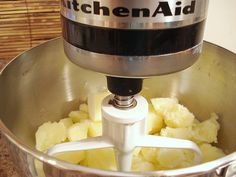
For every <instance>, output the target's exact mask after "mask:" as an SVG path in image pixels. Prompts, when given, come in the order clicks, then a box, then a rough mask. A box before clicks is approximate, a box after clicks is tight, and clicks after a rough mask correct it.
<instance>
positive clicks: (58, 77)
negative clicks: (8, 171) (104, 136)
mask: <svg viewBox="0 0 236 177" xmlns="http://www.w3.org/2000/svg"><path fill="white" fill-rule="evenodd" d="M104 86H106V80H105V76H104V75H103V74H99V73H96V72H92V71H88V70H85V69H82V68H80V67H78V66H76V65H74V64H72V63H71V62H70V61H69V60H68V59H67V58H66V56H65V54H64V52H63V45H62V40H61V39H56V40H52V41H50V42H47V43H45V44H43V45H40V46H38V47H36V48H34V49H31V50H29V51H27V52H25V53H23V54H22V55H20V56H18V57H17V59H15V60H13V61H12V62H11V63H10V64H9V65H8V66H7V67H6V68H5V69H4V71H3V72H2V73H1V75H0V118H1V120H2V122H3V123H4V124H5V126H6V127H7V128H8V129H9V130H10V131H11V132H12V133H13V134H14V135H16V136H17V137H18V138H19V139H20V140H21V141H22V143H23V144H27V145H28V146H31V147H34V144H35V137H34V134H35V132H36V130H37V127H38V126H39V125H41V124H42V123H44V122H46V121H55V120H59V119H61V118H63V117H65V116H66V115H68V113H69V112H70V111H71V110H75V109H77V108H78V105H79V103H80V102H83V101H85V99H86V95H87V93H88V90H89V89H92V88H97V87H104ZM143 94H144V95H145V96H146V97H148V98H151V97H173V96H175V97H177V98H178V99H179V100H180V102H181V103H182V104H184V105H185V106H186V107H188V108H189V109H190V110H191V111H192V112H193V113H194V114H195V115H196V117H197V118H198V119H200V120H204V119H207V118H209V116H210V114H211V113H212V112H216V113H217V114H218V115H219V116H220V124H221V129H220V133H219V138H218V139H219V143H218V146H219V147H221V148H222V149H223V150H224V151H225V152H226V153H232V152H234V151H235V150H236V141H235V140H236V133H235V127H236V117H235V115H236V108H235V105H236V55H235V54H233V53H231V52H229V51H227V50H225V49H223V48H220V47H218V46H215V45H213V44H210V43H206V42H205V43H204V49H203V54H202V55H201V57H200V59H199V60H198V61H197V62H196V63H195V64H194V65H193V66H192V67H190V68H188V69H186V70H184V71H181V72H178V73H174V74H169V75H164V76H157V77H152V78H149V79H145V81H144V88H143Z"/></svg>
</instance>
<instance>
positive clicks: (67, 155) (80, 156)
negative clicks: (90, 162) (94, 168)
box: [53, 151, 85, 164]
mask: <svg viewBox="0 0 236 177" xmlns="http://www.w3.org/2000/svg"><path fill="white" fill-rule="evenodd" d="M53 156H54V157H56V158H58V159H60V160H64V161H66V162H69V163H73V164H78V163H79V162H81V161H82V160H84V159H85V152H84V151H78V152H63V153H58V154H55V155H53Z"/></svg>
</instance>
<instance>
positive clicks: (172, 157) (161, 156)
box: [157, 148, 191, 169]
mask: <svg viewBox="0 0 236 177" xmlns="http://www.w3.org/2000/svg"><path fill="white" fill-rule="evenodd" d="M157 161H158V163H159V164H160V166H161V167H162V168H163V169H175V168H182V167H185V166H186V163H187V162H188V161H189V159H188V156H187V155H186V153H185V150H183V149H165V148H161V149H160V150H159V151H158V155H157ZM190 161H191V160H190Z"/></svg>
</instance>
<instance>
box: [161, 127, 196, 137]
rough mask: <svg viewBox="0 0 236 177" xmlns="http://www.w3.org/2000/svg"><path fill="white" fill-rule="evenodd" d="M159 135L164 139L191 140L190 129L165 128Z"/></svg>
mask: <svg viewBox="0 0 236 177" xmlns="http://www.w3.org/2000/svg"><path fill="white" fill-rule="evenodd" d="M160 135H161V136H165V137H171V138H178V139H186V140H190V139H191V138H192V129H191V128H190V127H188V128H171V127H166V128H163V129H161V133H160Z"/></svg>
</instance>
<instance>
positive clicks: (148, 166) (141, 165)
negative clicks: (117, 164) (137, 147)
mask: <svg viewBox="0 0 236 177" xmlns="http://www.w3.org/2000/svg"><path fill="white" fill-rule="evenodd" d="M131 169H132V171H154V170H155V165H154V164H152V163H151V162H148V161H146V160H145V159H144V158H143V157H142V156H141V155H139V156H133V160H132V166H131Z"/></svg>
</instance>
